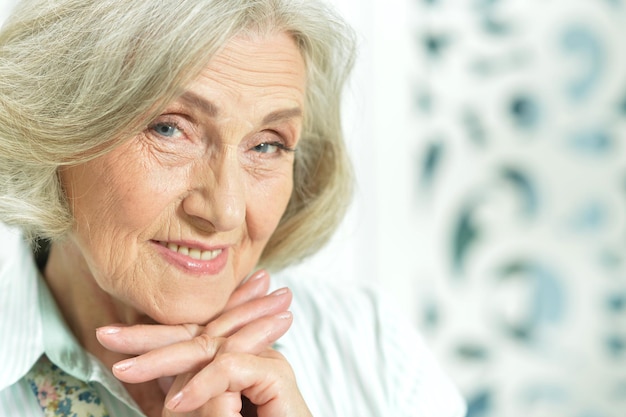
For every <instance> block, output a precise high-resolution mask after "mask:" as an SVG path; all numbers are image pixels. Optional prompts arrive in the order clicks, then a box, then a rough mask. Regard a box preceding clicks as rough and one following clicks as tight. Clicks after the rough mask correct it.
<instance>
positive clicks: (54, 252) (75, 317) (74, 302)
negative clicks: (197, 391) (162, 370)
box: [43, 240, 164, 415]
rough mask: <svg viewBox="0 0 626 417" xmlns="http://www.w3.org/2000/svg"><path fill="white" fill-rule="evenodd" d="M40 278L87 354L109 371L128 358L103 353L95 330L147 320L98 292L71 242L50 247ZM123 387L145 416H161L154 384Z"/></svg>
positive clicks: (113, 353) (106, 352)
mask: <svg viewBox="0 0 626 417" xmlns="http://www.w3.org/2000/svg"><path fill="white" fill-rule="evenodd" d="M43 275H44V278H45V280H46V282H47V284H48V287H49V288H50V291H51V293H52V295H53V297H54V298H55V301H56V303H57V305H58V306H59V309H60V310H61V313H62V314H63V317H64V319H65V321H66V322H67V324H68V326H69V327H70V329H71V331H72V333H73V334H74V335H75V336H76V338H77V340H78V342H79V343H80V344H81V345H82V346H83V348H84V349H85V350H86V351H88V352H89V353H91V354H92V355H94V356H95V357H96V358H98V359H99V360H100V361H101V362H102V363H103V364H104V365H105V366H106V367H108V368H109V369H111V367H112V366H113V364H115V363H116V362H119V361H121V360H123V359H127V358H128V357H129V356H128V355H124V354H120V353H116V352H111V351H109V350H107V349H105V348H104V347H103V346H102V345H101V344H100V343H99V342H98V340H97V339H96V329H97V328H98V327H102V326H106V325H110V324H113V323H123V324H128V325H132V324H138V323H146V322H148V321H149V320H147V318H146V316H144V315H141V314H139V313H138V312H137V311H136V310H134V309H133V308H131V307H129V306H127V305H124V304H123V303H122V302H120V301H119V300H116V299H114V298H113V297H112V296H111V295H109V294H108V293H106V292H105V291H104V290H103V289H102V288H100V286H99V285H98V283H97V282H96V280H95V278H94V277H93V275H92V274H91V272H90V271H89V268H88V267H87V265H86V262H85V260H84V258H83V257H82V254H81V253H80V251H79V250H78V248H77V247H76V246H75V245H74V243H73V242H72V241H71V240H68V241H63V242H54V243H52V245H51V247H50V255H49V257H48V262H47V264H46V266H45V269H44V271H43ZM125 387H126V389H127V390H128V392H129V393H130V395H131V396H132V397H133V398H134V399H135V401H136V402H137V404H138V405H139V406H140V407H141V408H142V410H143V411H144V412H145V413H146V414H147V415H161V411H160V410H161V409H162V405H163V399H164V395H163V393H162V391H161V389H160V388H159V386H158V384H157V382H156V381H152V382H148V383H145V384H134V385H130V384H125Z"/></svg>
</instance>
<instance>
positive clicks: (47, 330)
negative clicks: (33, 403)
mask: <svg viewBox="0 0 626 417" xmlns="http://www.w3.org/2000/svg"><path fill="white" fill-rule="evenodd" d="M0 236H1V237H2V238H1V239H0V242H1V243H0V334H3V335H8V338H7V339H8V340H7V343H4V342H3V343H1V344H0V358H11V360H10V361H6V360H5V361H0V391H2V390H3V389H4V388H6V387H8V386H10V385H12V384H14V383H15V382H17V381H18V380H20V379H21V378H22V377H23V376H24V375H26V373H27V372H28V371H29V370H30V369H31V368H32V366H33V365H34V364H35V362H37V360H38V359H39V357H41V355H43V354H46V355H47V356H48V358H49V359H50V361H51V362H52V363H54V364H55V365H57V366H58V367H59V368H61V369H62V370H63V371H64V372H66V373H68V374H70V375H72V376H73V377H75V378H77V379H80V380H82V381H88V382H98V383H100V384H102V385H103V386H104V387H105V388H106V389H107V390H108V391H109V392H110V393H111V394H112V395H113V396H114V397H116V398H118V399H119V400H122V401H124V402H125V403H126V404H127V405H128V406H130V407H131V408H134V409H135V410H138V407H137V406H136V404H135V402H134V401H133V400H132V398H131V397H130V395H129V394H128V392H127V391H126V389H124V387H123V385H122V384H121V383H120V382H119V381H118V380H117V379H116V378H115V377H114V376H113V375H112V374H111V372H110V371H109V370H108V369H106V368H105V367H104V366H103V365H102V364H101V363H100V362H99V361H98V360H97V359H96V358H95V357H93V356H92V355H91V354H89V353H88V352H86V351H85V350H84V349H83V348H82V347H81V346H80V344H79V343H78V341H77V340H76V338H75V337H74V334H73V333H72V332H71V330H70V329H69V327H68V326H67V324H66V323H65V320H64V319H63V316H62V314H61V312H60V311H59V309H58V307H57V305H56V302H55V300H54V297H53V296H52V294H51V293H50V290H49V289H48V286H47V285H46V283H45V281H44V279H43V277H42V276H41V274H40V273H39V270H38V269H37V267H36V265H35V261H34V259H33V255H32V253H31V249H30V247H29V245H28V244H27V243H26V242H25V241H24V239H23V237H22V235H21V233H20V232H19V231H18V230H16V229H11V228H7V227H6V226H4V225H3V224H2V223H0Z"/></svg>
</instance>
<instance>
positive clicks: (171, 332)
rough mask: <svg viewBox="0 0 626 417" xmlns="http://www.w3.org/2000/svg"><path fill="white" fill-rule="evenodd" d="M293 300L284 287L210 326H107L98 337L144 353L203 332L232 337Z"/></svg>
mask: <svg viewBox="0 0 626 417" xmlns="http://www.w3.org/2000/svg"><path fill="white" fill-rule="evenodd" d="M291 299H292V294H291V292H290V291H289V290H288V289H287V288H282V289H279V290H276V291H274V292H273V293H272V294H269V295H266V296H264V297H262V298H256V299H252V300H250V301H247V302H246V303H244V304H242V305H239V306H237V307H234V308H233V309H231V310H229V311H227V312H226V313H224V314H222V315H221V316H219V317H218V318H216V319H215V320H213V321H212V322H211V323H209V324H208V325H207V326H206V327H203V326H198V325H194V324H184V325H183V324H181V325H157V324H154V325H148V324H141V325H135V326H127V327H125V326H106V327H101V328H99V329H98V330H97V331H96V337H97V338H98V341H99V342H100V344H102V345H103V346H104V347H106V348H107V349H109V350H111V351H114V352H119V353H125V354H129V355H142V354H144V353H147V352H149V351H151V350H155V349H159V348H162V347H165V346H169V345H172V344H175V343H180V342H183V341H186V340H191V339H193V338H194V337H196V336H199V335H200V334H203V333H204V334H207V335H209V336H213V337H219V336H221V337H228V336H230V335H231V334H233V333H235V332H236V331H237V330H239V329H240V328H242V327H244V326H245V325H246V324H248V323H251V322H253V321H254V320H256V319H258V318H261V317H264V316H268V315H273V314H277V313H279V312H282V311H286V310H287V308H289V305H290V304H291Z"/></svg>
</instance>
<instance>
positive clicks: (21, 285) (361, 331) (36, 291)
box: [0, 0, 463, 417]
mask: <svg viewBox="0 0 626 417" xmlns="http://www.w3.org/2000/svg"><path fill="white" fill-rule="evenodd" d="M352 51H353V42H352V40H351V36H350V31H349V30H348V29H347V28H346V26H345V25H344V24H343V23H341V20H340V19H339V18H338V17H337V16H336V15H335V14H334V13H333V12H332V11H331V10H329V9H328V8H327V7H326V6H324V5H323V4H320V3H318V2H317V1H313V0H300V1H296V0H193V1H191V0H189V1H185V0H182V1H181V0H158V1H151V0H146V1H138V2H132V4H131V3H128V2H125V1H121V0H120V1H117V0H111V1H102V0H55V1H50V0H26V1H23V2H22V3H21V4H20V5H19V6H18V8H17V9H16V10H15V12H14V14H13V15H12V16H11V17H10V18H9V20H8V21H7V22H6V23H5V26H4V28H3V30H2V32H1V33H0V80H1V81H0V219H1V220H2V221H3V222H4V223H6V224H9V225H13V227H11V229H7V228H6V227H4V229H5V230H3V236H4V237H3V247H2V255H1V257H0V274H1V280H0V288H1V291H0V330H2V332H1V334H2V345H1V346H0V353H1V358H2V361H1V364H0V406H1V409H0V415H7V416H9V415H10V416H36V415H39V416H41V415H76V416H89V415H93V416H106V415H108V416H140V415H147V416H168V415H174V414H175V415H185V414H186V413H189V414H188V415H194V416H215V417H218V416H220V417H222V416H239V415H242V416H254V415H258V416H265V417H280V416H291V417H293V416H310V415H312V414H316V415H319V416H359V417H363V416H368V415H369V416H387V415H393V416H429V417H435V416H442V417H443V416H445V417H457V416H458V417H460V416H461V415H462V414H463V404H462V401H461V400H460V398H459V397H458V395H457V394H456V391H455V390H454V389H453V388H452V386H451V385H450V384H449V382H448V381H447V379H446V378H445V377H444V376H443V375H442V373H441V372H440V371H439V369H438V368H437V366H436V365H435V364H434V361H433V360H432V358H431V357H430V356H429V355H428V353H427V352H426V351H425V349H424V347H423V346H422V344H421V342H420V340H419V339H418V338H417V337H416V336H415V335H414V334H413V333H412V331H411V330H410V328H409V326H406V325H405V324H404V323H403V322H402V320H400V319H398V318H397V317H396V316H394V315H393V314H391V313H389V311H388V310H387V309H386V308H384V304H382V303H380V302H379V301H378V299H377V298H376V297H374V295H373V293H372V292H367V291H363V290H356V289H354V290H351V291H347V292H346V291H344V292H341V291H339V290H338V289H333V288H332V287H330V286H328V285H322V284H318V283H302V282H298V280H296V279H294V280H291V279H289V278H284V279H283V280H282V281H280V280H278V281H280V282H281V283H282V284H279V283H278V282H273V283H272V284H271V285H272V287H273V288H278V287H280V286H281V285H284V284H288V285H289V287H290V288H291V289H288V288H287V287H283V288H279V289H276V290H275V291H273V292H271V294H269V295H266V294H267V292H268V290H269V288H270V280H269V275H268V273H267V272H266V270H267V269H280V268H282V267H284V266H285V265H287V264H290V263H293V262H294V261H298V260H300V259H302V258H303V257H305V256H307V255H309V254H311V253H313V252H315V251H316V250H317V249H318V248H319V247H320V246H322V245H323V244H324V243H325V242H326V240H327V239H328V237H329V236H330V234H331V233H332V231H333V229H334V228H335V226H336V224H337V223H338V222H339V220H340V219H341V216H342V214H343V212H344V209H345V207H346V201H347V199H348V196H349V191H350V175H349V172H350V170H349V166H348V163H347V160H346V155H345V149H344V144H343V141H342V136H341V133H340V132H341V127H340V116H339V107H340V92H341V88H342V85H343V82H344V80H345V78H346V76H347V73H348V72H349V69H350V67H351V62H352V57H353V52H352ZM16 230H19V234H18V233H17V232H16ZM20 235H23V236H24V237H25V238H26V239H23V238H22V237H21V236H20ZM26 240H29V241H30V242H31V243H32V248H33V250H34V251H35V252H36V253H35V255H36V259H37V265H35V261H34V258H33V254H32V253H31V250H30V247H29V246H27V245H26V244H25V243H24V242H25V241H26ZM261 267H262V268H264V269H259V268H261ZM255 271H256V272H255ZM292 298H293V303H292ZM288 309H291V310H288ZM290 327H291V330H290V331H289V332H288V333H287V330H288V329H289V328H290ZM283 335H284V337H282V336H283ZM279 338H280V340H278V339H279Z"/></svg>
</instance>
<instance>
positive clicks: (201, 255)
mask: <svg viewBox="0 0 626 417" xmlns="http://www.w3.org/2000/svg"><path fill="white" fill-rule="evenodd" d="M159 243H160V244H161V245H163V246H165V247H166V248H168V249H169V250H171V251H172V252H178V253H180V254H182V255H185V256H189V257H190V258H192V259H195V260H198V261H210V260H211V259H215V258H217V256H218V255H219V254H220V253H222V250H221V249H217V250H200V249H196V248H188V247H186V246H179V245H176V244H174V243H165V242H159Z"/></svg>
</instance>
